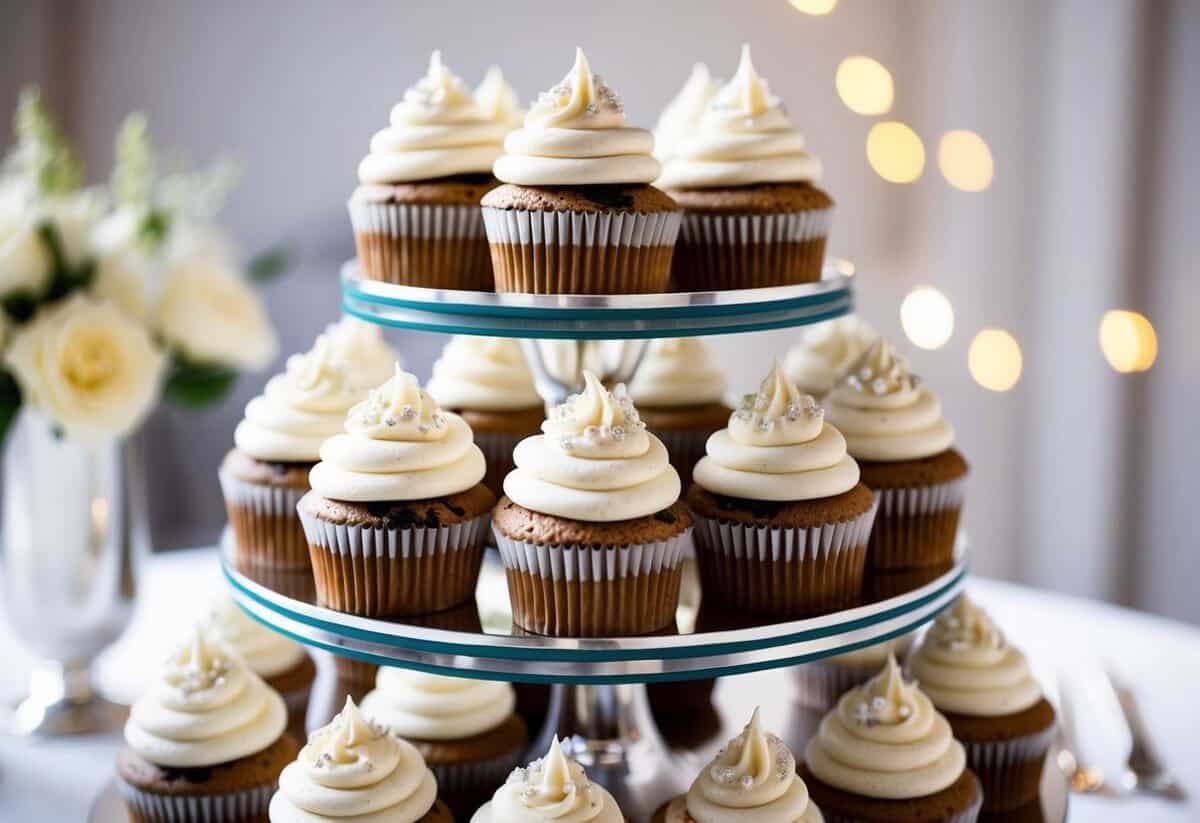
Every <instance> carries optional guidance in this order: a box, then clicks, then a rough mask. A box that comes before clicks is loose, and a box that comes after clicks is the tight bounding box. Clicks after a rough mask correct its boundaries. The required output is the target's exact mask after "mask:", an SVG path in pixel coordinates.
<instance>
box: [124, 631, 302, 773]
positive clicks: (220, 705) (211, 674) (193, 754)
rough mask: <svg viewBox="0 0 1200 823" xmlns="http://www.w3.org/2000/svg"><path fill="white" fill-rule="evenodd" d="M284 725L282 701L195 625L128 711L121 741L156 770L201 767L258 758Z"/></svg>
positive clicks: (235, 656) (248, 668)
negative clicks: (153, 765) (155, 766)
mask: <svg viewBox="0 0 1200 823" xmlns="http://www.w3.org/2000/svg"><path fill="white" fill-rule="evenodd" d="M286 726H287V707H286V706H285V705H284V702H283V698H282V697H280V696H279V695H278V694H277V693H276V692H275V691H274V690H272V689H271V688H270V687H269V686H268V685H267V684H266V683H264V682H263V680H262V678H261V677H259V676H258V675H257V674H255V673H254V672H253V671H251V669H250V667H249V666H248V665H247V664H246V663H245V661H243V660H242V659H241V658H240V657H238V655H237V654H236V653H235V652H233V651H232V650H231V649H230V648H229V647H228V646H225V645H223V644H221V643H220V642H218V641H217V640H215V639H214V638H212V637H211V636H209V635H208V634H206V633H205V632H204V631H203V630H202V629H201V628H200V627H199V626H197V627H196V628H195V630H194V631H193V632H192V636H191V638H190V639H189V640H188V641H187V642H185V643H183V644H182V645H181V646H179V647H178V648H177V649H176V650H175V651H173V652H172V653H171V654H170V655H169V656H168V657H167V659H166V660H165V661H164V663H163V666H162V668H161V669H160V670H159V673H158V677H157V678H156V679H155V680H154V682H153V683H151V684H150V688H149V689H147V690H146V692H145V694H143V695H142V696H141V697H140V698H139V699H138V701H137V702H136V703H134V704H133V707H132V708H131V709H130V710H129V720H128V721H126V723H125V742H126V743H128V744H129V747H130V748H131V749H133V751H134V752H135V753H136V754H137V755H138V756H139V757H141V758H142V759H143V760H145V761H147V762H149V763H153V764H155V765H157V766H164V767H170V768H184V769H187V768H200V767H204V766H215V765H217V764H219V763H228V762H230V761H231V760H238V759H239V758H242V757H249V756H250V755H252V754H256V753H258V752H261V751H262V750H263V749H266V748H268V747H269V746H271V745H272V744H273V743H274V742H275V741H276V740H278V739H279V737H280V735H282V734H283V731H284V729H285V728H286Z"/></svg>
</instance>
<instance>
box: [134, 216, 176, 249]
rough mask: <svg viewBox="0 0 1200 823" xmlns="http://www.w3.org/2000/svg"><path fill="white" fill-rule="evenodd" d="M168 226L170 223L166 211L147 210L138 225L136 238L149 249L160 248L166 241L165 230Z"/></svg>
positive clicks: (169, 226) (168, 228)
mask: <svg viewBox="0 0 1200 823" xmlns="http://www.w3.org/2000/svg"><path fill="white" fill-rule="evenodd" d="M170 228H171V224H170V221H169V220H168V218H167V214H166V212H163V211H158V210H151V211H148V212H146V216H145V217H144V218H142V224H141V225H140V226H138V239H139V240H140V241H142V243H144V244H145V245H146V247H147V248H149V249H150V250H151V251H156V250H158V249H160V248H162V245H163V243H164V242H166V239H167V232H168V231H169V230H170Z"/></svg>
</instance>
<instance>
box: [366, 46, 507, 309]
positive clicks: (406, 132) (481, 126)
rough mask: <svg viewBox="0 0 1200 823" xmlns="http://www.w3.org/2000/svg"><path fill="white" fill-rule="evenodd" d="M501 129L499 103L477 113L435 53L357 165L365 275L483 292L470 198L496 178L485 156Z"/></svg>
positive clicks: (492, 155)
mask: <svg viewBox="0 0 1200 823" xmlns="http://www.w3.org/2000/svg"><path fill="white" fill-rule="evenodd" d="M501 82H503V81H502V80H501ZM497 112H499V114H497ZM510 129H511V119H510V116H508V115H506V114H505V113H504V110H503V108H501V107H497V108H496V109H494V110H493V113H492V114H491V116H489V115H487V114H485V113H484V111H483V109H482V108H481V107H480V105H479V102H478V100H477V99H476V97H474V96H473V95H472V94H471V91H470V89H469V88H468V87H467V86H466V84H465V83H463V81H462V80H461V79H460V78H458V77H457V76H456V75H455V74H454V73H453V72H451V71H450V69H448V68H447V67H446V66H445V65H443V63H442V58H441V52H437V51H435V52H434V53H433V55H432V57H430V60H429V70H428V72H427V73H426V75H425V76H424V77H423V78H421V79H420V80H419V81H418V82H417V84H416V85H414V86H413V87H412V88H410V89H408V90H407V91H406V92H405V93H404V99H403V100H401V101H400V102H399V103H397V104H396V105H395V107H393V108H392V113H391V124H390V125H389V126H388V127H387V128H384V129H383V130H381V131H379V132H376V134H375V136H374V137H372V138H371V150H370V153H369V154H368V155H367V156H366V157H365V158H363V160H362V162H361V163H360V164H359V166H358V179H359V184H360V185H359V186H358V188H357V189H355V191H354V194H353V195H351V197H350V203H349V209H350V222H351V224H352V225H353V228H354V241H355V244H356V246H357V247H358V259H359V262H360V263H361V264H362V267H363V271H364V273H365V274H366V276H367V277H368V278H370V279H372V280H382V281H384V282H387V283H399V284H402V285H408V286H425V287H429V288H439V289H475V290H484V291H490V290H491V288H492V267H491V262H490V260H489V254H488V247H487V239H486V238H485V237H484V232H483V220H482V218H481V217H480V215H479V199H480V198H481V197H483V195H484V194H485V193H486V192H487V191H488V190H489V189H491V188H493V187H494V186H495V185H496V180H495V178H494V177H492V163H493V162H494V161H495V160H496V158H497V157H499V156H500V152H501V148H502V144H503V141H504V135H505V134H506V133H507V132H508V131H509V130H510Z"/></svg>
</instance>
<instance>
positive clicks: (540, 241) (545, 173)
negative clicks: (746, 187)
mask: <svg viewBox="0 0 1200 823" xmlns="http://www.w3.org/2000/svg"><path fill="white" fill-rule="evenodd" d="M653 145H654V138H653V137H652V136H651V134H650V132H648V131H645V130H643V129H633V128H627V127H626V126H625V114H624V109H623V107H622V105H621V101H620V99H619V98H618V97H617V95H616V92H614V91H613V90H612V88H610V87H609V86H608V85H607V84H606V83H605V82H604V81H603V80H601V79H600V78H599V76H597V75H594V74H592V70H591V68H590V67H589V66H588V62H587V58H586V57H584V55H583V51H582V50H578V49H577V50H576V52H575V65H574V66H573V67H572V69H571V71H570V72H568V73H567V76H566V77H565V78H563V81H562V82H561V83H559V84H558V85H556V86H554V88H552V89H550V91H547V92H544V93H543V94H541V95H540V96H539V97H538V99H537V101H536V102H535V103H534V104H533V106H531V107H530V110H529V114H528V115H526V117H525V125H524V127H523V128H521V129H518V130H517V131H514V132H512V133H511V134H510V135H508V137H507V138H506V139H505V141H504V151H505V154H504V155H503V156H501V157H500V158H499V159H498V160H497V161H496V164H495V167H494V169H495V174H496V177H497V178H498V179H500V180H501V181H503V182H504V183H505V185H503V186H500V187H498V188H496V189H495V190H493V191H491V192H489V193H488V194H487V195H485V196H484V198H483V200H482V206H483V219H484V223H485V225H486V228H487V237H488V242H489V244H490V246H491V254H492V267H493V269H494V270H495V277H496V290H497V291H502V292H532V293H537V294H629V293H639V292H661V291H665V290H666V287H667V279H668V277H669V276H670V270H671V252H672V249H673V248H674V245H675V235H676V234H677V233H678V231H679V208H678V206H676V205H675V201H673V200H672V199H671V198H670V197H668V196H667V195H665V194H663V193H662V192H661V191H659V190H658V189H656V188H654V187H653V186H650V185H649V183H650V181H652V180H653V179H654V178H655V177H657V176H658V173H659V164H658V161H657V160H655V159H654V157H653V156H652V155H651V150H652V149H653Z"/></svg>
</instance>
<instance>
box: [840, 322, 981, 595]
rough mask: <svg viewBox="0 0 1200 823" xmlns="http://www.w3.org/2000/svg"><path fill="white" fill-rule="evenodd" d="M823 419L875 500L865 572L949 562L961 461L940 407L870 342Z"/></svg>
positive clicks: (888, 352)
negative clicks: (842, 443)
mask: <svg viewBox="0 0 1200 823" xmlns="http://www.w3.org/2000/svg"><path fill="white" fill-rule="evenodd" d="M825 405H826V408H827V409H828V411H829V419H830V421H831V422H832V423H833V424H834V425H835V426H837V427H838V429H839V430H841V432H842V433H843V434H844V435H845V436H846V448H847V449H849V451H850V454H851V455H853V456H854V459H856V460H857V461H858V465H859V468H861V469H862V479H863V482H864V483H866V484H867V486H869V487H870V488H871V490H872V491H874V492H875V495H876V497H877V498H878V500H879V515H878V516H877V517H876V519H875V529H874V530H873V531H872V532H871V545H870V546H869V547H868V549H867V567H868V568H869V569H870V570H871V571H872V572H874V571H884V572H892V571H898V570H904V569H914V568H928V567H938V568H948V567H949V566H950V565H951V564H952V563H953V561H954V544H955V540H956V538H957V537H958V521H959V515H960V513H961V512H962V506H963V498H964V496H965V493H966V477H967V461H966V460H964V459H963V456H962V455H961V454H960V453H959V452H958V451H957V450H956V449H955V448H954V429H953V428H951V426H950V424H949V423H947V422H946V419H945V418H944V417H943V416H942V404H941V402H940V401H939V400H938V399H937V397H936V396H935V395H934V394H933V393H932V392H931V391H929V389H928V388H926V387H925V386H924V385H922V384H921V381H920V379H919V378H917V377H916V376H915V375H913V374H912V373H911V372H910V371H909V370H908V364H907V363H906V362H905V361H904V360H903V358H900V357H898V356H897V355H896V352H895V350H894V349H893V348H892V345H891V344H890V343H888V342H887V341H886V340H876V341H875V342H874V343H872V344H871V346H870V347H869V348H868V349H867V350H866V351H865V352H864V353H863V355H862V357H860V358H859V359H858V361H857V362H855V364H854V365H853V366H852V367H851V369H850V371H849V372H848V373H847V374H846V375H845V376H844V377H843V378H842V379H841V380H840V381H839V382H838V384H837V385H836V386H835V387H834V389H833V391H832V392H831V393H830V395H829V397H828V398H827V399H826V404H825Z"/></svg>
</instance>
